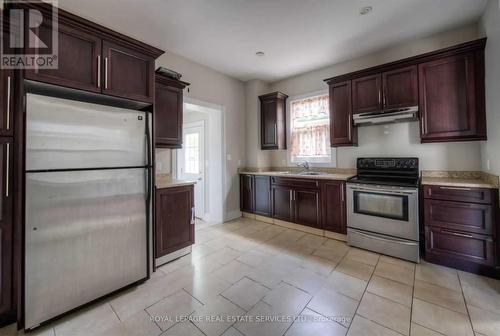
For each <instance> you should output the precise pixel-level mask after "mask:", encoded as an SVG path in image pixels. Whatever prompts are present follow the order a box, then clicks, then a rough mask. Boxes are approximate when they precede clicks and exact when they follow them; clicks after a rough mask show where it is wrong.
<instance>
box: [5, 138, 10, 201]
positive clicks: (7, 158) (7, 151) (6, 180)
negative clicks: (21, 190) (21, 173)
mask: <svg viewBox="0 0 500 336" xmlns="http://www.w3.org/2000/svg"><path fill="white" fill-rule="evenodd" d="M5 154H6V155H5V156H6V160H5V197H9V188H10V186H9V184H10V183H9V182H10V171H9V170H10V143H9V142H7V149H6V152H5Z"/></svg>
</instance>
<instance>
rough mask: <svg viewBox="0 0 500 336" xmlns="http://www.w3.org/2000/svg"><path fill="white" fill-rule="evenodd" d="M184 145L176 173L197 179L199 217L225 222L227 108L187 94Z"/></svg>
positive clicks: (177, 157)
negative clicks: (225, 121) (225, 116)
mask: <svg viewBox="0 0 500 336" xmlns="http://www.w3.org/2000/svg"><path fill="white" fill-rule="evenodd" d="M183 118H184V121H183V145H182V149H178V150H175V151H174V152H173V155H172V159H173V162H172V166H173V167H174V176H175V177H176V178H178V179H187V180H192V181H196V185H195V191H194V193H195V195H194V202H195V216H196V217H197V218H198V220H197V221H196V223H197V225H196V227H197V229H198V228H200V225H198V223H200V222H201V221H203V223H204V224H208V225H210V224H215V223H222V222H223V221H224V217H225V216H224V214H225V206H224V205H225V194H226V171H225V169H226V165H225V161H224V158H225V157H226V152H225V143H224V108H223V107H222V106H219V105H215V104H211V103H206V102H203V101H199V100H196V99H192V98H188V97H186V99H185V102H184V114H183Z"/></svg>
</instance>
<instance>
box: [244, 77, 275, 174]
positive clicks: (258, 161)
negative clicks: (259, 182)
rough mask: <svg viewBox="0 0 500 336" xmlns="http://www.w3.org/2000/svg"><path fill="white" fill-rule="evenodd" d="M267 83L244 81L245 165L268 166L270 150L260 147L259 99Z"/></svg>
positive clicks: (267, 90) (267, 87)
mask: <svg viewBox="0 0 500 336" xmlns="http://www.w3.org/2000/svg"><path fill="white" fill-rule="evenodd" d="M269 92H271V91H270V86H269V84H268V83H266V82H263V81H260V80H251V81H248V82H246V83H245V126H246V130H247V131H246V137H245V138H246V154H247V157H246V167H269V166H270V165H271V153H270V151H263V150H261V149H260V101H259V98H258V97H259V96H260V95H263V94H266V93H269Z"/></svg>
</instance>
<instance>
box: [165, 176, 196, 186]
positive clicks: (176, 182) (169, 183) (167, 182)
mask: <svg viewBox="0 0 500 336" xmlns="http://www.w3.org/2000/svg"><path fill="white" fill-rule="evenodd" d="M194 184H196V181H189V180H177V179H172V176H171V175H169V174H168V175H167V174H165V175H161V174H158V175H156V179H155V186H156V189H165V188H174V187H182V186H187V185H194Z"/></svg>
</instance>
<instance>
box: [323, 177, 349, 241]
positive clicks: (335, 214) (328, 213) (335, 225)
mask: <svg viewBox="0 0 500 336" xmlns="http://www.w3.org/2000/svg"><path fill="white" fill-rule="evenodd" d="M322 193H323V194H322V197H323V200H322V208H323V229H324V230H328V231H332V232H336V233H341V234H346V233H347V229H346V204H345V183H344V182H342V181H327V182H324V183H323V186H322Z"/></svg>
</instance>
